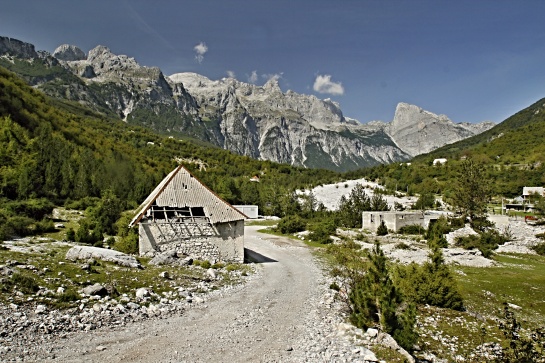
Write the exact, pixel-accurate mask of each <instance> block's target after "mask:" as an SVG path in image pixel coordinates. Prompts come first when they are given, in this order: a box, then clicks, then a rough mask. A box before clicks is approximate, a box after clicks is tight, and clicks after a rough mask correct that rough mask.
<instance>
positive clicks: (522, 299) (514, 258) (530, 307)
mask: <svg viewBox="0 0 545 363" xmlns="http://www.w3.org/2000/svg"><path fill="white" fill-rule="evenodd" d="M494 259H495V260H496V261H497V262H499V263H500V265H499V266H497V267H489V268H471V267H458V268H457V270H458V271H461V272H462V274H459V275H458V282H459V286H460V289H461V292H462V295H463V296H464V299H465V301H466V303H465V304H466V306H467V309H468V310H470V311H475V312H477V313H479V314H481V315H483V316H498V311H501V310H502V308H503V303H504V302H507V303H511V304H515V305H518V306H520V307H521V309H520V310H519V311H516V314H517V316H519V318H520V319H521V321H523V322H527V323H528V325H529V326H530V327H537V326H538V325H543V322H544V321H545V298H544V297H543V291H544V290H545V257H544V256H536V255H514V254H509V255H496V256H495V257H494Z"/></svg>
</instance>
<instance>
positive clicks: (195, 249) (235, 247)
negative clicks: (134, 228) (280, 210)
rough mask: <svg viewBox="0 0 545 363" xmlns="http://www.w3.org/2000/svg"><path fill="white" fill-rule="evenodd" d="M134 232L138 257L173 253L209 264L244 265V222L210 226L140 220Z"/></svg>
mask: <svg viewBox="0 0 545 363" xmlns="http://www.w3.org/2000/svg"><path fill="white" fill-rule="evenodd" d="M138 233H139V252H140V255H141V256H152V255H154V254H156V253H158V252H165V251H176V252H178V253H180V254H184V255H188V256H191V257H193V258H195V259H199V260H208V261H211V262H217V261H223V262H240V263H242V262H244V220H239V221H233V222H229V223H218V224H216V225H214V226H212V225H210V224H205V223H203V224H194V225H191V224H188V223H185V224H184V223H173V222H170V223H169V222H168V221H155V222H148V221H145V220H143V221H141V222H140V223H139V227H138Z"/></svg>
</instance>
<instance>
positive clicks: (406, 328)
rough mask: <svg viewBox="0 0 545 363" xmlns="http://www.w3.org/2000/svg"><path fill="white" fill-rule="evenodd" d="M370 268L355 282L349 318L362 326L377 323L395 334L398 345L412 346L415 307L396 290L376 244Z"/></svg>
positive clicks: (350, 298)
mask: <svg viewBox="0 0 545 363" xmlns="http://www.w3.org/2000/svg"><path fill="white" fill-rule="evenodd" d="M367 258H368V259H369V267H368V269H367V271H366V272H365V274H364V275H362V276H361V277H359V278H358V279H356V280H355V281H353V282H354V283H353V285H352V286H351V293H350V296H349V300H350V303H351V308H352V311H351V314H350V320H351V321H352V323H353V324H354V325H356V326H357V327H359V328H369V327H371V326H375V325H376V326H378V327H379V328H380V329H381V330H383V331H384V332H386V333H388V334H390V335H392V336H393V337H394V339H396V340H397V342H398V344H400V345H402V346H403V347H404V348H406V349H411V348H412V346H413V344H414V343H415V342H416V339H417V334H416V332H415V331H414V329H413V327H414V324H415V322H416V313H415V310H414V306H412V305H410V304H405V303H404V301H403V297H402V295H401V294H400V293H399V292H398V290H397V289H396V287H395V285H394V283H393V281H392V279H391V278H390V274H389V271H388V267H387V265H386V257H385V256H384V252H383V251H382V249H381V248H380V245H379V244H378V242H377V243H375V246H374V248H373V250H372V252H370V253H368V255H367Z"/></svg>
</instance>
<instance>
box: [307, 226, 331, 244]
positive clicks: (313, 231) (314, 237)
mask: <svg viewBox="0 0 545 363" xmlns="http://www.w3.org/2000/svg"><path fill="white" fill-rule="evenodd" d="M309 230H310V234H309V235H308V238H309V239H310V240H311V241H312V242H316V243H321V244H329V243H331V242H333V240H332V239H331V235H334V234H335V232H336V231H337V227H336V226H335V223H334V222H333V221H331V220H328V221H325V222H324V223H318V224H314V225H312V226H311V227H310V228H309Z"/></svg>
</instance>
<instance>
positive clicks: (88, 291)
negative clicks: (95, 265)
mask: <svg viewBox="0 0 545 363" xmlns="http://www.w3.org/2000/svg"><path fill="white" fill-rule="evenodd" d="M83 293H84V294H85V295H89V296H95V295H98V296H106V295H108V290H106V288H105V287H104V286H102V285H101V284H99V283H96V284H94V285H90V286H87V287H85V288H84V289H83Z"/></svg>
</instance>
